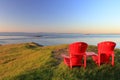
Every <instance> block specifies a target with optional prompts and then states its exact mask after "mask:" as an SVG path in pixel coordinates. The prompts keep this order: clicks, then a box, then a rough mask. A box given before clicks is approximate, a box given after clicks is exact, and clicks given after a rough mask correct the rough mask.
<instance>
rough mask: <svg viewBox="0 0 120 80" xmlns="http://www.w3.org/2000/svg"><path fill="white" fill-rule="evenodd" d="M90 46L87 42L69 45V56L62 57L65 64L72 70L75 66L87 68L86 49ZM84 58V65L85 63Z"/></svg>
mask: <svg viewBox="0 0 120 80" xmlns="http://www.w3.org/2000/svg"><path fill="white" fill-rule="evenodd" d="M87 46H88V44H87V43H85V42H75V43H72V44H70V45H69V56H66V55H62V56H63V58H64V63H65V64H66V65H67V66H69V67H70V68H72V67H73V66H84V68H85V67H86V53H85V51H86V49H87ZM83 58H84V63H83Z"/></svg>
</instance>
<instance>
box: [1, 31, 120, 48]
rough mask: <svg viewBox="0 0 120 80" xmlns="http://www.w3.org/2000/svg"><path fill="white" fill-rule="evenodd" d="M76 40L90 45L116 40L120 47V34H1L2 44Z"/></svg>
mask: <svg viewBox="0 0 120 80" xmlns="http://www.w3.org/2000/svg"><path fill="white" fill-rule="evenodd" d="M76 41H83V42H86V43H88V44H89V45H97V43H99V42H102V41H114V42H116V43H117V46H116V47H117V48H119V47H120V44H119V43H120V35H101V34H90V35H84V34H53V33H51V34H48V33H44V34H43V33H42V34H41V33H39V34H38V33H36V34H34V35H31V34H28V33H27V34H24V35H23V34H22V35H20V34H19V35H16V34H14V35H13V34H12V35H10V36H9V35H7V36H6V35H1V34H0V44H10V43H23V42H36V43H39V44H42V45H56V44H69V43H72V42H76Z"/></svg>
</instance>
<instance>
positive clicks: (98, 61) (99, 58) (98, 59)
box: [98, 55, 100, 67]
mask: <svg viewBox="0 0 120 80" xmlns="http://www.w3.org/2000/svg"><path fill="white" fill-rule="evenodd" d="M98 66H99V67H100V55H98Z"/></svg>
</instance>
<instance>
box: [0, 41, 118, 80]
mask: <svg viewBox="0 0 120 80" xmlns="http://www.w3.org/2000/svg"><path fill="white" fill-rule="evenodd" d="M67 48H68V45H56V46H44V47H43V46H39V45H37V44H35V43H21V44H9V45H3V46H0V80H119V78H120V50H119V49H116V50H115V55H116V56H115V66H114V67H111V65H102V66H101V67H100V68H98V67H97V65H96V64H94V62H93V61H92V59H91V58H90V57H89V58H88V59H87V68H86V69H84V68H83V67H75V68H73V69H72V70H70V69H69V68H68V67H67V66H66V65H65V64H64V63H63V60H62V58H61V56H60V55H61V54H63V53H64V54H68V49H67ZM87 51H94V52H97V48H96V47H95V46H89V47H88V50H87Z"/></svg>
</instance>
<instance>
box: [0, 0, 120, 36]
mask: <svg viewBox="0 0 120 80" xmlns="http://www.w3.org/2000/svg"><path fill="white" fill-rule="evenodd" d="M119 21H120V0H0V32H55V33H85V34H88V33H103V34H105V33H110V34H111V33H114V34H116V33H120V22H119Z"/></svg>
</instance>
